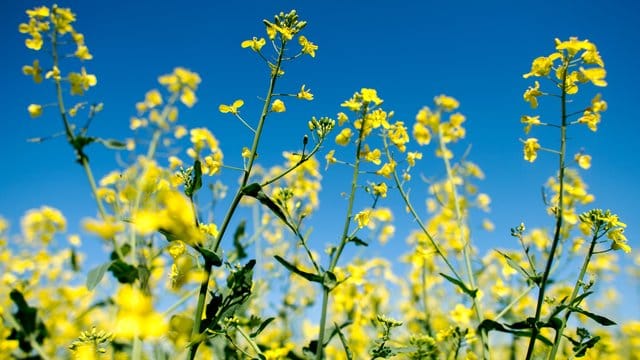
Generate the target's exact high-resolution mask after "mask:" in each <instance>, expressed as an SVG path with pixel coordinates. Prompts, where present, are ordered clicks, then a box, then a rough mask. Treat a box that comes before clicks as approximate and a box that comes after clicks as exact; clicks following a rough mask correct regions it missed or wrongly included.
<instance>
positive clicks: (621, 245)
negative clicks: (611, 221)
mask: <svg viewBox="0 0 640 360" xmlns="http://www.w3.org/2000/svg"><path fill="white" fill-rule="evenodd" d="M607 237H608V238H609V239H610V240H611V241H612V243H611V248H612V249H613V250H622V251H624V252H625V253H630V252H631V247H630V246H629V245H628V244H627V237H626V236H624V229H623V228H615V229H612V230H610V231H609V232H608V233H607Z"/></svg>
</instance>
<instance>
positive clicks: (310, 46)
mask: <svg viewBox="0 0 640 360" xmlns="http://www.w3.org/2000/svg"><path fill="white" fill-rule="evenodd" d="M298 43H300V45H301V46H302V53H303V54H309V55H310V56H311V57H316V50H318V45H315V44H314V43H312V42H311V41H309V40H307V38H306V37H304V36H302V35H300V37H299V38H298Z"/></svg>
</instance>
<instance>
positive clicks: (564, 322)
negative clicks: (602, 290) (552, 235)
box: [547, 229, 598, 360]
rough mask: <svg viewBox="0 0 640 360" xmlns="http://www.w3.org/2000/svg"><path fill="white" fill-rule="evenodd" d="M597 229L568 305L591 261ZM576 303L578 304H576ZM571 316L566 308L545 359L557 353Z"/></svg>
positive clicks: (553, 357) (571, 301) (570, 304)
mask: <svg viewBox="0 0 640 360" xmlns="http://www.w3.org/2000/svg"><path fill="white" fill-rule="evenodd" d="M597 234H598V229H596V231H595V232H594V234H593V239H591V246H590V247H589V252H588V253H587V256H586V257H585V258H584V262H583V263H582V268H581V269H580V274H579V275H578V279H577V280H576V284H575V285H574V286H573V291H572V292H571V296H570V297H569V300H567V304H568V305H569V306H574V304H573V301H574V300H575V298H576V297H577V296H578V291H579V290H580V288H581V287H582V286H581V285H582V284H583V279H584V275H585V274H586V273H587V267H588V266H589V262H590V261H591V256H592V255H593V250H594V249H595V247H596V242H597V240H598V237H597ZM576 305H578V304H576ZM570 316H571V310H569V309H567V310H566V312H565V314H564V319H563V320H562V324H561V325H560V328H559V329H558V330H557V331H556V337H555V340H554V342H553V347H552V348H551V352H550V353H549V356H548V357H547V359H550V360H552V359H555V357H556V354H557V353H558V348H559V347H560V342H561V341H562V333H563V332H564V329H565V327H566V326H567V321H569V317H570Z"/></svg>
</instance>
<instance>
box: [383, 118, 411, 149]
mask: <svg viewBox="0 0 640 360" xmlns="http://www.w3.org/2000/svg"><path fill="white" fill-rule="evenodd" d="M387 135H388V136H389V140H390V141H391V143H393V145H395V146H396V147H397V148H398V150H400V151H401V152H404V151H405V150H406V149H407V147H406V145H405V144H406V143H408V142H409V134H407V128H406V127H405V126H404V123H403V122H402V121H398V122H396V123H395V124H393V126H392V127H391V128H390V129H389V131H388V132H387Z"/></svg>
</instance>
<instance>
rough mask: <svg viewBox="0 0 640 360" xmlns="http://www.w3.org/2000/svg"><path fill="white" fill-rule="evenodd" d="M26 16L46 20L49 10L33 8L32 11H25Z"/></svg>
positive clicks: (41, 7)
mask: <svg viewBox="0 0 640 360" xmlns="http://www.w3.org/2000/svg"><path fill="white" fill-rule="evenodd" d="M26 12H27V15H29V17H30V18H41V19H42V18H46V17H48V16H49V8H48V7H46V6H40V7H36V8H33V10H27V11H26Z"/></svg>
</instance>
